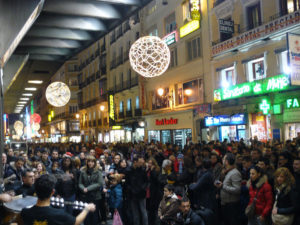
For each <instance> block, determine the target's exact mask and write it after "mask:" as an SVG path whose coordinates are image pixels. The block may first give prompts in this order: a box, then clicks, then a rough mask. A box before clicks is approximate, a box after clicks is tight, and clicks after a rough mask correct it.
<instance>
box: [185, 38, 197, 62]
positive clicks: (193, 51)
mask: <svg viewBox="0 0 300 225" xmlns="http://www.w3.org/2000/svg"><path fill="white" fill-rule="evenodd" d="M187 50H188V61H191V60H193V59H196V58H198V57H200V38H199V37H198V38H195V39H193V40H191V41H188V42H187Z"/></svg>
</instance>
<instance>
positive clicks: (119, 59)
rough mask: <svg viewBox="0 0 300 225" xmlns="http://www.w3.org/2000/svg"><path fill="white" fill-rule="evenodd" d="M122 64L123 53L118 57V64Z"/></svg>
mask: <svg viewBox="0 0 300 225" xmlns="http://www.w3.org/2000/svg"><path fill="white" fill-rule="evenodd" d="M121 64H123V55H122V54H121V55H119V56H118V57H117V66H119V65H121Z"/></svg>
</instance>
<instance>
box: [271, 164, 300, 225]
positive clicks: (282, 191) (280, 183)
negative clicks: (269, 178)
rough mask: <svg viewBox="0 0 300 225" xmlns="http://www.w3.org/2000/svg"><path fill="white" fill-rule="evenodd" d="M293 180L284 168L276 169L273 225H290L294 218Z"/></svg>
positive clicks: (295, 203)
mask: <svg viewBox="0 0 300 225" xmlns="http://www.w3.org/2000/svg"><path fill="white" fill-rule="evenodd" d="M294 184H295V178H294V177H293V175H292V174H291V172H290V170H289V169H288V168H285V167H281V168H278V169H277V170H276V172H275V203H274V206H273V210H272V222H273V224H274V225H282V224H285V225H291V224H292V223H293V220H294V216H295V209H296V205H297V204H299V202H296V200H297V198H296V196H295V192H294V190H293V185H294Z"/></svg>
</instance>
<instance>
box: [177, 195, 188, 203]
mask: <svg viewBox="0 0 300 225" xmlns="http://www.w3.org/2000/svg"><path fill="white" fill-rule="evenodd" d="M183 202H191V201H190V199H189V198H188V197H187V196H183V197H182V198H181V199H180V200H179V203H180V204H182V203H183Z"/></svg>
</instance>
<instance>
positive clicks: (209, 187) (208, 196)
mask: <svg viewBox="0 0 300 225" xmlns="http://www.w3.org/2000/svg"><path fill="white" fill-rule="evenodd" d="M189 188H190V189H191V190H192V191H193V196H194V197H195V199H196V200H195V204H196V205H197V206H204V207H205V208H209V209H211V210H214V209H215V208H216V198H215V192H214V181H213V174H212V172H211V171H210V170H207V171H205V172H204V173H203V174H202V176H201V177H199V178H198V180H197V181H196V183H193V184H191V185H190V186H189Z"/></svg>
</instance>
